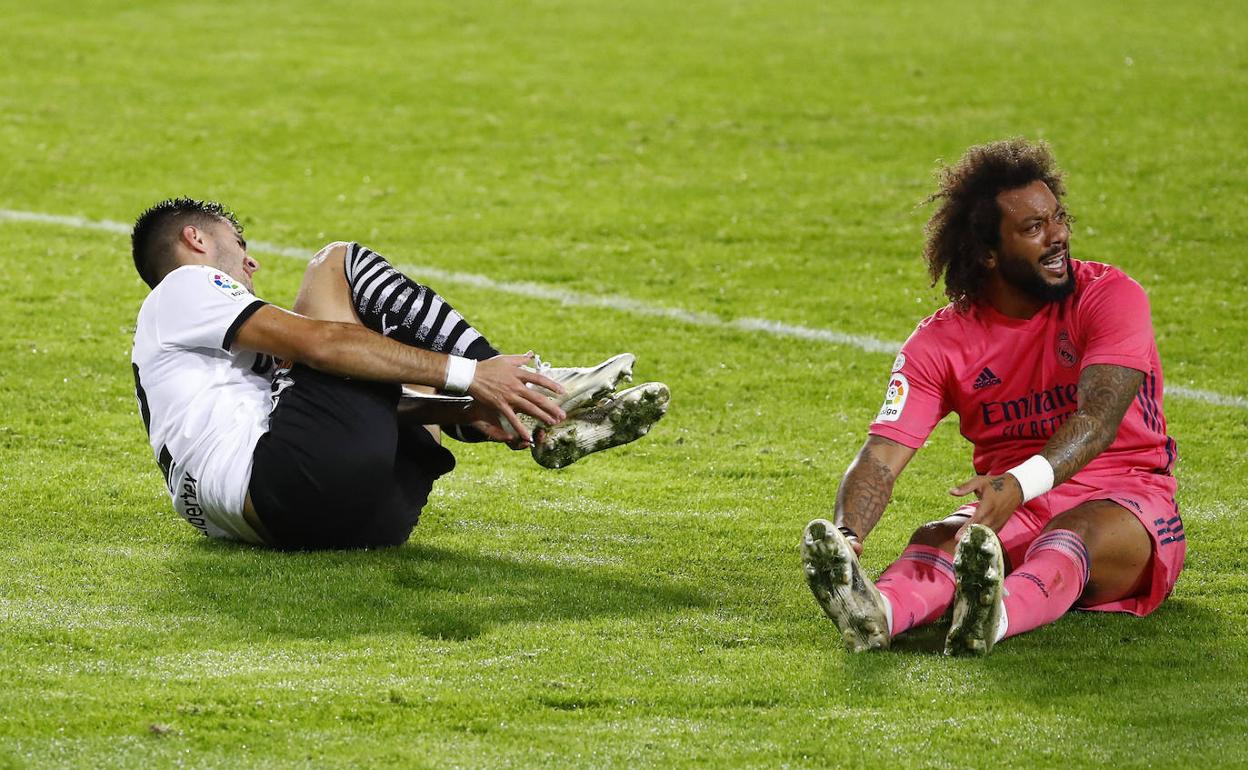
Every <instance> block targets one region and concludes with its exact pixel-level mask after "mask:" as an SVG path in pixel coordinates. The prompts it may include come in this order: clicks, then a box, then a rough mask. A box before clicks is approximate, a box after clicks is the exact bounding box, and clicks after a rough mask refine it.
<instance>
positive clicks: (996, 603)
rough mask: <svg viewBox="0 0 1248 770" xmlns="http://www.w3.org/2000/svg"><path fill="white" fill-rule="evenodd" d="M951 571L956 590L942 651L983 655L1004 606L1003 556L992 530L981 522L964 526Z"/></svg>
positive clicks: (988, 646) (998, 541)
mask: <svg viewBox="0 0 1248 770" xmlns="http://www.w3.org/2000/svg"><path fill="white" fill-rule="evenodd" d="M953 574H954V577H955V578H956V580H957V591H956V593H955V594H954V599H953V622H952V624H951V625H950V626H949V635H948V636H947V637H945V654H946V655H987V654H988V653H989V651H991V650H992V646H993V644H995V643H996V641H997V626H998V625H999V624H1000V623H1001V613H1002V609H1003V607H1004V602H1003V600H1002V592H1001V587H1002V583H1003V582H1004V581H1005V559H1004V558H1002V556H1001V541H1000V540H998V539H997V535H996V533H995V532H993V531H992V530H991V529H989V528H988V527H985V526H984V525H982V524H972V525H970V526H969V527H967V528H966V532H965V533H964V534H963V535H962V539H961V540H959V541H958V547H957V550H955V551H954V554H953Z"/></svg>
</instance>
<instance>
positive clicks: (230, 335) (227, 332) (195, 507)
mask: <svg viewBox="0 0 1248 770" xmlns="http://www.w3.org/2000/svg"><path fill="white" fill-rule="evenodd" d="M264 304H265V303H264V301H263V300H260V299H257V298H256V297H255V295H253V294H252V293H251V292H249V291H248V290H247V289H246V288H244V287H243V286H242V285H241V284H240V283H239V282H238V281H235V280H234V279H233V278H231V277H230V276H228V275H226V274H225V273H223V272H221V271H220V270H219V269H217V268H215V267H209V266H207V265H187V266H183V267H180V268H178V269H177V270H174V271H173V272H171V273H169V274H168V275H166V276H165V278H164V280H162V281H161V282H160V283H159V284H158V285H157V286H156V288H155V289H152V292H151V294H148V295H147V299H145V300H144V301H143V307H142V308H140V309H139V319H138V323H137V325H136V327H135V331H134V350H133V351H132V352H131V354H130V361H131V364H132V365H133V367H134V379H135V391H136V395H137V396H138V399H139V410H140V412H141V413H142V416H143V423H144V425H145V426H146V427H147V433H148V439H149V441H150V442H151V445H152V451H153V452H155V453H156V460H157V462H158V463H159V464H160V467H161V470H162V471H164V474H165V483H166V485H167V486H168V487H169V495H170V497H171V498H172V499H173V507H174V509H175V510H177V512H178V513H179V514H180V515H181V516H182V517H183V518H184V519H186V520H187V521H188V522H189V523H190V524H191V525H192V526H194V527H196V528H197V529H199V530H200V531H201V532H203V533H204V534H206V535H208V536H209V537H221V538H228V539H231V540H243V541H246V542H251V543H260V542H261V540H260V538H259V537H258V536H257V535H256V533H255V532H254V531H253V530H252V528H251V527H250V526H249V525H248V524H247V522H246V521H245V520H244V519H243V501H244V500H245V499H246V495H247V486H248V483H249V482H250V480H251V466H252V453H253V452H254V450H255V447H256V442H257V441H258V440H259V439H260V436H261V435H263V434H264V433H265V432H266V431H267V430H268V429H269V412H270V411H271V409H272V399H271V398H270V396H269V371H270V369H271V368H272V359H271V358H270V357H268V356H264V355H261V354H257V353H253V352H250V351H241V352H231V351H230V347H231V345H232V343H233V342H234V335H235V334H237V333H238V328H239V327H240V326H242V324H243V322H244V321H246V320H247V319H248V318H250V317H251V315H252V314H253V313H255V312H256V311H257V310H259V309H260V308H261V307H263V306H264Z"/></svg>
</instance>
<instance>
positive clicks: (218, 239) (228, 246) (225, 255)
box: [209, 219, 260, 293]
mask: <svg viewBox="0 0 1248 770" xmlns="http://www.w3.org/2000/svg"><path fill="white" fill-rule="evenodd" d="M209 235H210V236H211V239H212V257H213V260H214V264H215V265H216V267H218V268H220V269H221V270H224V271H225V272H227V273H229V274H230V277H231V278H234V279H235V280H238V281H240V282H241V283H242V284H243V285H244V286H246V287H247V290H248V291H250V292H253V293H254V292H255V287H254V286H253V285H252V282H251V274H252V273H254V272H256V271H257V270H259V269H260V263H259V262H257V261H256V260H254V259H252V258H251V256H250V255H249V254H248V253H247V241H246V240H244V239H243V236H242V234H240V233H239V232H238V231H237V230H235V229H234V225H232V224H230V223H229V222H228V221H227V220H224V219H219V220H217V221H216V222H215V223H214V224H213V226H212V227H211V228H210V229H209Z"/></svg>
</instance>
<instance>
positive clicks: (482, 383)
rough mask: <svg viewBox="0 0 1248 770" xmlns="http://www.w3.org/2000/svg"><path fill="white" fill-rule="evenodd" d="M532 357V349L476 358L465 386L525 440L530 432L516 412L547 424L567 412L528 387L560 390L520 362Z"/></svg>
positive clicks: (559, 419) (526, 361) (523, 362)
mask: <svg viewBox="0 0 1248 770" xmlns="http://www.w3.org/2000/svg"><path fill="white" fill-rule="evenodd" d="M532 360H533V353H532V352H529V353H526V354H525V355H522V356H494V357H493V358H489V359H486V360H485V361H479V362H477V371H476V374H475V376H474V377H473V379H472V384H471V385H469V386H468V395H470V396H472V397H473V398H474V399H476V401H477V402H478V403H480V404H482V405H484V406H486V407H488V408H489V409H490V410H491V411H493V412H495V413H497V414H498V416H499V417H500V418H501V419H503V420H506V421H507V422H508V423H510V424H511V427H512V428H513V429H514V430H515V431H516V434H517V435H518V436H519V437H520V438H521V439H523V440H524V441H525V442H529V443H531V442H532V441H533V436H532V435H531V434H530V433H529V431H528V429H527V428H526V427H524V424H523V423H522V422H520V420H519V419H517V417H516V412H521V413H523V414H527V415H529V416H530V417H533V418H535V419H537V420H538V421H540V422H544V423H547V424H550V425H553V424H555V423H557V422H562V421H563V419H564V418H565V417H566V416H567V415H565V414H564V413H563V410H562V409H560V408H559V407H558V406H557V405H556V404H555V402H554V401H553V400H551V399H550V398H548V397H547V396H544V395H542V394H541V393H538V392H537V391H536V390H533V389H532V388H530V387H528V386H529V384H533V385H540V386H542V387H543V388H546V389H547V390H549V391H551V392H553V393H563V387H562V386H561V385H559V383H557V382H555V381H554V380H552V379H550V378H549V377H543V376H542V375H540V374H538V373H537V372H535V371H533V370H532V369H529V368H526V367H525V366H524V365H525V364H527V363H529V362H530V361H532ZM486 435H490V434H488V433H487V434H486Z"/></svg>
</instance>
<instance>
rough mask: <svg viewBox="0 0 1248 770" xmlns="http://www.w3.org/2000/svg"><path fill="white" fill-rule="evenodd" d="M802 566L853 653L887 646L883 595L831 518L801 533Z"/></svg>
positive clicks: (818, 521)
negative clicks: (863, 569) (864, 570)
mask: <svg viewBox="0 0 1248 770" xmlns="http://www.w3.org/2000/svg"><path fill="white" fill-rule="evenodd" d="M802 569H803V571H804V572H805V573H806V582H807V583H808V584H809V585H810V591H811V593H813V594H814V595H815V601H817V602H819V606H820V607H822V608H823V613H824V614H825V615H827V616H828V617H829V618H831V619H832V622H833V623H835V624H836V628H837V630H838V631H840V632H841V639H843V640H844V642H845V647H846V648H847V649H848V650H849V651H850V652H862V651H863V650H883V649H887V648H888V642H889V637H888V619H887V618H886V617H885V615H884V597H883V596H881V595H880V592H879V591H878V590H877V589H876V587H875V584H874V583H872V582H871V579H870V578H868V577H867V575H866V573H864V572H863V571H862V567H861V566H860V565H859V564H858V556H857V555H856V554H855V553H854V549H853V546H851V545H850V544H849V541H848V540H846V539H845V536H844V535H842V534H841V532H840V530H838V529H837V528H836V527H835V526H834V525H833V524H832V522H830V521H827V520H825V519H815V520H814V521H812V522H810V523H809V524H807V525H806V531H805V532H803V533H802Z"/></svg>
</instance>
